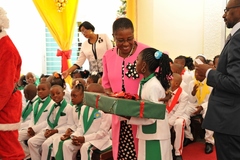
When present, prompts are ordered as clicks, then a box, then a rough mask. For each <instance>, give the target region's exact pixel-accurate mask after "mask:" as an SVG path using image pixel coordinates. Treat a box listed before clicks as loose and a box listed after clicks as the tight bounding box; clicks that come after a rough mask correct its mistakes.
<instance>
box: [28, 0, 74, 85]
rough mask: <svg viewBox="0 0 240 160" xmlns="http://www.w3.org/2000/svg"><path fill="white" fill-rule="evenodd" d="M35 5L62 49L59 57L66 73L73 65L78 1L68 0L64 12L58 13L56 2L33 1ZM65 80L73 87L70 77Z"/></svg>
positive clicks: (59, 51) (49, 0)
mask: <svg viewBox="0 0 240 160" xmlns="http://www.w3.org/2000/svg"><path fill="white" fill-rule="evenodd" d="M33 3H34V4H35V6H36V8H37V10H38V12H39V14H40V16H41V17H42V19H43V21H44V22H45V24H46V26H47V28H48V30H49V31H50V33H51V35H52V36H53V38H54V39H55V41H56V42H57V44H58V45H59V47H60V50H58V51H57V56H61V57H62V71H64V70H66V69H68V68H69V67H70V66H71V65H72V63H71V59H70V57H71V46H72V41H73V35H74V28H75V26H76V15H77V7H78V0H68V2H67V3H66V6H65V7H64V9H63V11H62V12H59V11H58V9H57V6H56V3H55V0H33ZM65 80H66V82H67V83H69V84H70V85H71V77H70V76H68V77H67V78H66V79H65Z"/></svg>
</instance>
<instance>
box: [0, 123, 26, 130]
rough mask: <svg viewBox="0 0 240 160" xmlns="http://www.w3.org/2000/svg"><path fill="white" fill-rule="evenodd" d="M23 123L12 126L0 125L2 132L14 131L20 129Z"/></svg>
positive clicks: (11, 124)
mask: <svg viewBox="0 0 240 160" xmlns="http://www.w3.org/2000/svg"><path fill="white" fill-rule="evenodd" d="M20 125H21V122H18V123H10V124H1V123H0V131H14V130H18V129H19V128H20Z"/></svg>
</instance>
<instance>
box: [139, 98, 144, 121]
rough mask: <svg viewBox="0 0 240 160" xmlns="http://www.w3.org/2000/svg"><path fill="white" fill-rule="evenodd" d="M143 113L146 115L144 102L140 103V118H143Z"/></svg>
mask: <svg viewBox="0 0 240 160" xmlns="http://www.w3.org/2000/svg"><path fill="white" fill-rule="evenodd" d="M143 113H144V101H141V102H140V110H139V117H140V118H143Z"/></svg>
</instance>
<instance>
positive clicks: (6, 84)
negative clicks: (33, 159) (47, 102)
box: [0, 7, 25, 160]
mask: <svg viewBox="0 0 240 160" xmlns="http://www.w3.org/2000/svg"><path fill="white" fill-rule="evenodd" d="M8 26H9V20H8V18H7V17H6V12H5V11H4V10H3V8H1V7H0V66H1V67H0V73H1V75H2V76H1V77H0V88H1V92H0V159H1V160H10V159H14V160H20V159H23V158H24V157H25V155H24V152H23V150H22V147H21V145H20V143H19V142H18V128H19V127H20V124H21V123H20V117H21V111H22V95H21V93H20V91H18V90H16V87H15V86H16V83H17V81H18V80H19V78H20V70H21V64H22V60H21V57H20V55H19V53H18V51H17V49H16V47H15V46H14V44H13V42H12V41H11V39H10V38H9V36H8V35H7V34H6V32H5V30H4V29H5V28H8Z"/></svg>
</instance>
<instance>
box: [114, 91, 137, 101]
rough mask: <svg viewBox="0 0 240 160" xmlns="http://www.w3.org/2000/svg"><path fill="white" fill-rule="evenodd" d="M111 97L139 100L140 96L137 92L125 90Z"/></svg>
mask: <svg viewBox="0 0 240 160" xmlns="http://www.w3.org/2000/svg"><path fill="white" fill-rule="evenodd" d="M110 97H115V98H124V99H132V100H139V96H138V95H137V94H130V93H125V92H123V91H121V92H115V93H113V94H111V95H110Z"/></svg>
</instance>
